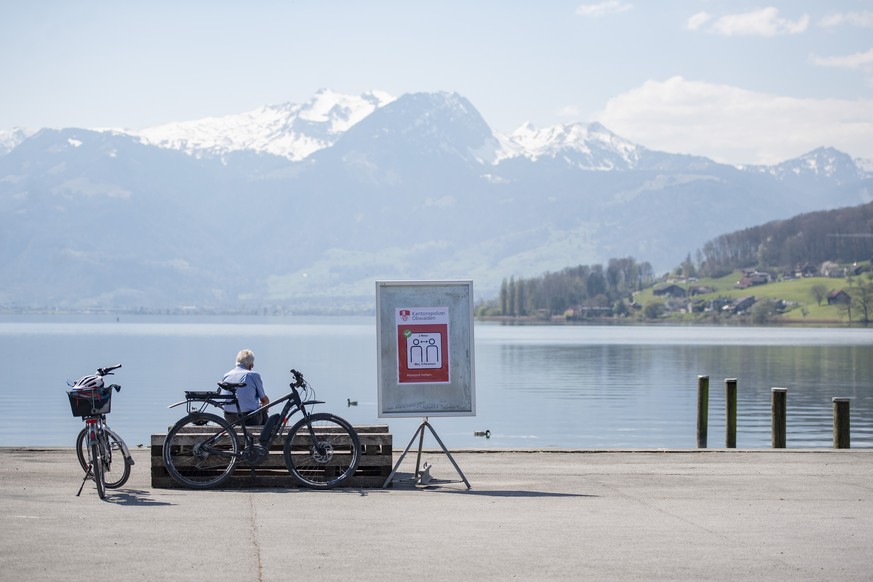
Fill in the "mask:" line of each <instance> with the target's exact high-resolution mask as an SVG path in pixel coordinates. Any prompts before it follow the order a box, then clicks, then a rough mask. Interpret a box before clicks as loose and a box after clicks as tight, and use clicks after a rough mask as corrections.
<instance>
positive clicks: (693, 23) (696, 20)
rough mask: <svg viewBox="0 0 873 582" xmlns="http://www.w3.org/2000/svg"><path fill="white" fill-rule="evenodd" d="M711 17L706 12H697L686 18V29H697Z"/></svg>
mask: <svg viewBox="0 0 873 582" xmlns="http://www.w3.org/2000/svg"><path fill="white" fill-rule="evenodd" d="M711 18H712V16H711V15H710V14H708V13H707V12H698V13H697V14H695V15H694V16H692V17H691V18H689V19H688V29H689V30H698V29H700V27H702V26H703V25H704V24H706V23H707V22H709V20H710V19H711Z"/></svg>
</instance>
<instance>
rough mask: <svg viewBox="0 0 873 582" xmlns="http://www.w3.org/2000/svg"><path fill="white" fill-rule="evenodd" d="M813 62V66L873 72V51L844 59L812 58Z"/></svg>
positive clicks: (844, 57) (847, 56)
mask: <svg viewBox="0 0 873 582" xmlns="http://www.w3.org/2000/svg"><path fill="white" fill-rule="evenodd" d="M811 61H812V64H814V65H818V66H820V67H837V68H841V69H859V70H864V71H873V49H870V50H869V51H867V52H864V53H855V54H852V55H846V56H842V57H812V59H811Z"/></svg>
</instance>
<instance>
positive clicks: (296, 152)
mask: <svg viewBox="0 0 873 582" xmlns="http://www.w3.org/2000/svg"><path fill="white" fill-rule="evenodd" d="M393 100H394V97H392V96H390V95H388V94H387V93H384V92H368V93H364V94H362V95H360V96H352V95H342V94H339V93H335V92H333V91H330V90H328V89H322V90H320V91H318V92H317V93H316V94H315V96H314V97H313V98H312V99H310V100H309V101H307V102H306V103H303V104H295V103H284V104H280V105H266V106H263V107H260V108H258V109H255V110H253V111H249V112H246V113H240V114H237V115H227V116H224V117H208V118H204V119H199V120H195V121H186V122H181V123H169V124H166V125H161V126H157V127H152V128H148V129H144V130H142V131H140V132H136V134H135V135H138V136H139V137H140V138H141V139H142V140H143V141H144V142H146V143H149V144H152V145H157V146H159V147H163V148H169V149H178V150H181V151H184V152H186V153H188V154H190V155H195V156H203V155H207V156H208V155H223V154H226V153H229V152H233V151H239V150H253V151H256V152H259V153H268V154H273V155H277V156H282V157H285V158H288V159H291V160H295V161H297V160H302V159H304V158H306V157H308V156H309V155H311V154H312V153H314V152H316V151H318V150H321V149H324V148H326V147H329V146H331V145H333V143H335V142H336V140H337V138H339V136H340V135H342V133H344V132H345V131H346V130H347V129H348V128H350V127H351V126H353V125H355V124H356V123H358V122H359V121H360V120H361V119H363V118H365V117H366V116H368V115H369V114H370V113H372V112H373V111H375V110H376V109H378V108H379V107H382V106H384V105H386V104H388V103H390V102H392V101H393Z"/></svg>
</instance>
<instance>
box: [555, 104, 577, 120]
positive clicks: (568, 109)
mask: <svg viewBox="0 0 873 582" xmlns="http://www.w3.org/2000/svg"><path fill="white" fill-rule="evenodd" d="M580 115H581V112H580V111H579V108H578V107H577V106H575V105H565V106H563V107H560V108H559V109H558V117H571V118H573V119H578V118H579V116H580Z"/></svg>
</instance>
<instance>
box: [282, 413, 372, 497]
mask: <svg viewBox="0 0 873 582" xmlns="http://www.w3.org/2000/svg"><path fill="white" fill-rule="evenodd" d="M360 460H361V441H360V439H359V438H358V433H357V432H356V431H355V429H354V427H353V426H352V425H351V424H349V423H348V421H346V420H344V419H342V418H340V417H339V416H336V415H333V414H330V413H327V412H320V413H316V414H311V415H309V416H308V417H304V418H302V419H301V420H300V421H298V422H297V424H295V425H294V426H293V427H291V430H290V431H289V432H288V436H287V437H286V439H285V465H286V466H287V467H288V470H289V471H290V472H291V474H292V475H293V476H294V477H295V478H296V479H297V480H298V481H300V483H302V484H303V485H305V486H306V487H311V488H313V489H331V488H333V487H336V486H338V485H340V484H342V483H343V482H344V481H345V480H347V479H348V478H349V477H351V476H352V475H354V473H355V470H356V469H357V468H358V463H359V462H360Z"/></svg>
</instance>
